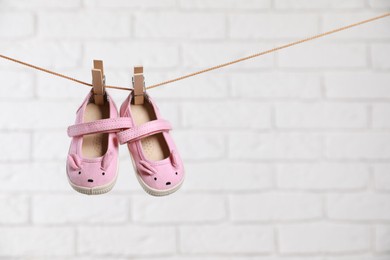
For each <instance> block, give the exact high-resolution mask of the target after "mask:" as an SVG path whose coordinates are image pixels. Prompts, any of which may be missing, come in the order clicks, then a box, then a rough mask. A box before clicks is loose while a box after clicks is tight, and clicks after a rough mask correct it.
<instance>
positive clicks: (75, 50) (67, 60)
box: [0, 40, 82, 72]
mask: <svg viewBox="0 0 390 260" xmlns="http://www.w3.org/2000/svg"><path fill="white" fill-rule="evenodd" d="M0 48H1V49H2V54H3V55H6V56H9V57H13V58H16V59H22V60H23V61H26V62H29V63H31V64H35V65H38V66H41V67H45V68H48V69H64V68H75V67H77V66H78V65H79V63H80V57H81V56H82V55H81V45H80V44H79V43H68V42H60V43H58V42H50V41H36V40H34V41H31V40H25V41H19V42H15V41H12V43H8V42H2V43H0ZM31 50H34V51H31ZM11 66H12V68H15V64H13V63H10V62H4V63H0V67H3V68H10V67H11ZM58 72H60V71H58Z"/></svg>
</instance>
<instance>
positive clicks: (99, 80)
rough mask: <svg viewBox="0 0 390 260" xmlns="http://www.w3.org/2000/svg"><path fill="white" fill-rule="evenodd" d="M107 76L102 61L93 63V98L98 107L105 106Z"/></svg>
mask: <svg viewBox="0 0 390 260" xmlns="http://www.w3.org/2000/svg"><path fill="white" fill-rule="evenodd" d="M105 81H106V80H105V76H104V69H103V61H102V60H94V61H93V69H92V85H93V98H94V101H95V104H96V105H103V104H104V95H105V94H106V91H105Z"/></svg>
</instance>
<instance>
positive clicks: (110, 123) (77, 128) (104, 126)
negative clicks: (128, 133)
mask: <svg viewBox="0 0 390 260" xmlns="http://www.w3.org/2000/svg"><path fill="white" fill-rule="evenodd" d="M131 125H132V122H131V119H130V118H128V117H117V118H108V119H100V120H96V121H93V122H88V123H81V124H76V125H72V126H69V127H68V136H69V137H74V136H82V135H88V134H96V133H110V132H116V131H119V130H120V129H123V128H130V127H131Z"/></svg>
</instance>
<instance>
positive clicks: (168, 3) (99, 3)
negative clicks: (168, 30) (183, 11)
mask: <svg viewBox="0 0 390 260" xmlns="http://www.w3.org/2000/svg"><path fill="white" fill-rule="evenodd" d="M84 4H85V5H86V6H88V7H103V8H117V9H120V10H123V8H129V10H132V9H164V8H173V7H175V4H176V2H175V0H160V1H154V0H143V1H136V0H111V1H105V0H84Z"/></svg>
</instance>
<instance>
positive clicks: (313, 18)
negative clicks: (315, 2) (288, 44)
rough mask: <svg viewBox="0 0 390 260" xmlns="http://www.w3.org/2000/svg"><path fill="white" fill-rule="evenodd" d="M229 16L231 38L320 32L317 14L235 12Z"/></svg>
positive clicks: (282, 36) (291, 36)
mask: <svg viewBox="0 0 390 260" xmlns="http://www.w3.org/2000/svg"><path fill="white" fill-rule="evenodd" d="M229 18H230V19H229V22H230V24H229V25H230V30H229V36H230V37H231V38H239V39H242V38H243V39H275V38H297V37H305V36H307V35H308V34H316V33H318V22H319V18H318V16H317V15H311V14H308V15H304V14H262V15H258V14H235V15H231V16H230V17H229ZM283 21H288V22H283Z"/></svg>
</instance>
